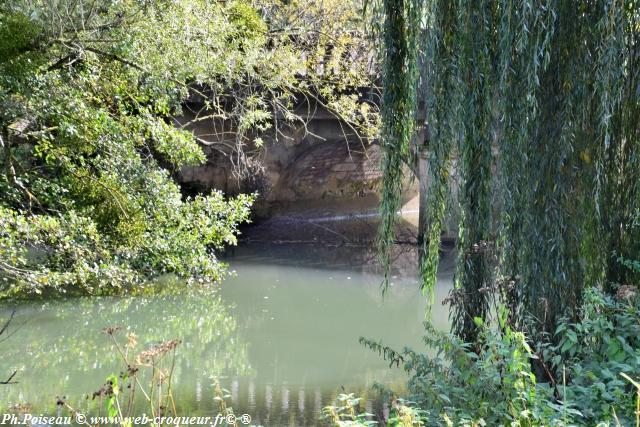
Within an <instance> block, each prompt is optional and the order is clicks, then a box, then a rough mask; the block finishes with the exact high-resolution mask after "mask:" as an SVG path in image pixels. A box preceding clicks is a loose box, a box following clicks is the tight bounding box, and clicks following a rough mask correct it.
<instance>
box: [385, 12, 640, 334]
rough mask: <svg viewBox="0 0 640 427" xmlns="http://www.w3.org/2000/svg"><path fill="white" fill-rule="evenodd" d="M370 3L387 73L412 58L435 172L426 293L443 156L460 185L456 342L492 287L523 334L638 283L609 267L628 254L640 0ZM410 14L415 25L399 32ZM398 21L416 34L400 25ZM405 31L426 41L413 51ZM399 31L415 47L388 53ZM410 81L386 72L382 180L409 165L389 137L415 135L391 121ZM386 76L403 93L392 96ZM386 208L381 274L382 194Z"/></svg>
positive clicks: (410, 98) (406, 75)
mask: <svg viewBox="0 0 640 427" xmlns="http://www.w3.org/2000/svg"><path fill="white" fill-rule="evenodd" d="M383 6H384V7H383V10H384V12H385V16H386V18H387V22H388V25H387V26H385V27H384V38H383V40H384V41H385V44H384V49H385V52H386V53H385V57H384V58H385V63H384V67H386V68H388V67H390V66H391V65H392V64H394V63H395V62H394V61H398V60H399V59H400V58H403V60H404V61H407V60H408V59H409V58H415V57H417V56H418V54H420V53H421V54H423V58H424V59H423V62H424V66H423V67H421V68H422V71H423V72H422V73H421V75H422V77H423V78H424V79H425V80H426V81H425V82H424V87H426V88H427V89H426V90H425V91H424V92H423V93H424V94H426V99H424V103H425V105H426V106H427V107H426V116H427V122H428V126H429V141H428V149H429V151H430V153H431V154H430V158H431V160H430V162H431V167H430V169H431V171H432V174H433V177H432V183H430V186H429V187H430V191H429V203H428V212H429V215H428V221H429V227H427V228H426V230H425V236H424V242H425V243H424V244H425V250H424V251H423V255H422V256H421V271H422V272H423V274H422V286H423V288H425V289H431V288H432V287H433V285H434V283H435V273H436V269H437V263H438V251H439V239H440V232H441V223H442V217H443V209H444V197H445V195H446V191H447V180H448V179H449V175H450V174H451V171H452V167H453V166H452V163H454V162H452V159H457V160H456V162H455V163H456V165H457V167H458V173H459V175H460V177H461V182H462V183H461V189H460V198H459V202H460V207H461V212H462V215H461V222H460V232H459V235H460V238H459V240H458V258H459V263H458V267H457V270H456V289H455V291H454V294H453V296H452V301H453V304H454V307H453V310H452V318H453V328H454V330H455V331H456V332H457V333H458V334H460V335H461V336H463V337H465V338H467V339H473V338H474V337H475V333H474V332H473V331H474V328H475V327H474V323H473V318H474V317H482V316H484V315H486V313H487V304H488V302H487V298H488V295H489V293H490V291H491V290H498V291H499V292H498V293H499V294H500V295H501V296H502V297H503V301H505V302H510V303H511V306H512V308H513V309H514V312H513V313H512V315H513V316H514V320H516V321H517V323H518V324H519V325H520V326H524V325H525V324H529V323H528V320H533V321H534V323H535V325H536V330H537V331H546V332H552V331H553V328H554V324H555V321H556V319H557V318H558V316H559V315H560V314H561V313H567V314H569V315H571V316H576V315H577V313H576V310H577V307H578V306H579V303H580V300H581V295H582V290H583V289H584V287H585V286H593V285H605V286H609V285H608V284H609V283H629V282H630V281H634V280H637V277H633V273H632V270H631V269H626V268H625V267H624V263H622V264H621V263H620V261H619V258H620V257H622V258H623V259H626V258H633V257H636V256H637V250H638V247H637V242H638V237H639V229H638V225H637V214H638V207H639V204H640V200H639V198H638V179H637V178H638V173H639V169H640V165H639V164H638V150H639V149H640V147H639V145H640V138H639V131H638V128H639V125H638V122H639V121H638V120H637V113H638V105H639V96H640V90H639V86H638V84H639V79H638V61H639V59H638V58H639V57H640V45H639V44H638V34H639V33H640V27H639V24H638V22H639V19H640V16H639V15H640V5H639V4H638V2H635V1H608V0H606V1H605V0H603V1H594V2H591V1H577V2H561V1H541V2H540V1H524V0H501V1H497V2H490V1H462V0H458V1H453V2H450V1H444V0H443V1H437V0H436V1H433V2H424V3H423V2H422V1H420V0H412V1H411V5H410V6H407V5H406V4H404V3H403V2H401V1H394V2H390V1H387V2H384V3H383ZM418 9H419V10H420V11H421V12H420V13H421V16H422V19H418V20H413V21H410V20H411V14H412V13H415V12H414V11H415V10H418ZM398 14H401V15H402V16H403V19H398V18H396V16H397V15H398ZM409 21H410V22H413V25H421V26H420V27H419V28H416V29H413V30H412V29H407V28H406V25H407V24H406V22H409ZM418 29H419V31H420V33H421V34H423V37H424V38H422V40H421V41H422V42H421V43H411V42H410V41H409V40H410V37H411V34H413V33H415V32H416V31H417V30H418ZM397 35H399V36H400V37H401V38H402V37H403V38H404V39H405V40H407V41H406V43H407V45H408V46H412V47H413V49H416V51H415V52H408V53H406V52H403V51H402V50H400V49H398V48H397V47H396V44H397V43H398V40H397V39H396V37H398V36H397ZM409 70H411V65H408V66H406V67H405V68H404V69H398V72H396V73H395V74H391V73H387V74H385V75H384V82H383V87H384V90H385V91H386V92H389V93H390V92H393V95H388V94H387V93H385V97H384V100H385V101H386V102H387V104H386V105H383V110H382V111H383V114H384V117H383V122H384V123H390V124H387V125H385V126H384V127H383V139H385V143H384V147H385V150H386V156H387V157H388V158H389V157H390V158H394V159H396V161H394V162H389V161H386V162H385V163H384V164H383V167H384V169H385V177H394V176H396V175H397V174H398V173H400V172H399V171H400V168H401V163H402V162H401V160H402V159H406V158H407V156H409V155H410V150H405V149H403V147H404V145H403V144H406V143H405V142H404V141H406V140H407V139H408V138H407V136H406V135H405V133H400V132H396V131H390V129H391V130H394V129H404V130H405V131H406V132H409V131H412V130H413V128H412V127H411V123H410V121H407V120H405V118H404V117H403V115H402V114H398V111H401V110H398V106H404V103H406V104H408V105H416V102H417V101H416V97H415V93H414V92H412V91H414V88H415V87H416V86H417V82H416V80H415V79H418V76H417V74H416V73H412V72H410V71H409ZM398 79H406V80H407V82H406V83H404V84H403V85H402V86H398V83H397V82H398ZM412 79H414V80H412ZM399 87H400V88H401V89H402V88H406V89H405V90H403V91H402V90H401V91H399V90H398V88H399ZM390 97H392V98H391V100H392V102H389V101H388V99H389V98H390ZM397 98H401V99H400V100H399V99H397ZM405 108H406V107H405ZM414 109H415V107H414ZM390 111H391V112H390ZM633 118H635V120H634V119H633ZM492 152H495V153H496V156H495V160H494V156H493V155H492ZM494 163H495V165H494ZM494 167H495V169H496V174H495V175H494V174H493V173H492V170H493V169H494ZM390 182H393V180H391V181H390ZM492 188H495V189H496V191H495V192H493V191H492ZM383 196H384V199H383V203H382V211H383V215H384V216H385V217H386V218H387V219H386V221H385V222H383V227H382V228H381V236H382V237H381V241H382V242H383V251H382V254H383V257H382V260H383V262H384V263H386V262H387V261H388V258H385V256H384V253H385V252H384V248H385V247H388V245H389V244H390V242H391V241H392V240H391V239H390V236H391V235H392V233H393V230H392V229H390V228H389V227H388V226H386V224H388V223H390V222H391V221H392V220H391V219H389V218H391V217H392V216H393V215H394V214H395V210H391V208H393V207H394V200H395V199H394V197H395V196H393V195H391V194H390V193H388V192H385V193H384V194H383ZM494 199H495V200H496V202H497V204H496V206H497V208H498V209H497V210H498V217H497V221H495V222H496V224H498V226H497V227H493V226H492V224H493V221H492V211H493V210H494V209H493V207H492V203H493V201H494ZM634 218H635V219H634ZM494 248H495V249H494ZM494 257H497V260H498V262H493V261H492V259H493V258H494ZM494 268H495V270H496V271H497V277H494V273H493V272H494Z"/></svg>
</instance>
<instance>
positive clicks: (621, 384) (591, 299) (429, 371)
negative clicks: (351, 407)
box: [356, 290, 640, 426]
mask: <svg viewBox="0 0 640 427" xmlns="http://www.w3.org/2000/svg"><path fill="white" fill-rule="evenodd" d="M639 310H640V299H639V298H638V295H637V294H635V293H624V292H623V293H620V294H619V295H618V298H617V299H613V298H612V297H610V296H608V295H606V294H604V293H602V292H598V291H593V290H590V291H588V292H587V293H586V295H585V301H584V304H583V306H582V307H581V309H580V311H581V314H582V316H583V319H584V320H583V321H582V322H581V323H570V322H567V321H566V319H564V320H563V321H561V322H559V324H558V327H557V329H556V331H555V335H556V337H557V339H558V342H559V344H558V345H555V346H546V347H545V348H544V349H540V348H532V347H531V346H530V345H529V344H528V342H527V341H528V340H527V337H526V336H525V335H524V334H523V333H521V332H515V331H513V330H512V329H511V327H510V326H509V325H508V323H507V319H508V315H509V313H508V310H507V309H506V307H504V306H502V307H500V308H499V311H500V313H501V314H500V315H499V316H498V322H497V323H498V327H497V328H490V327H488V326H487V325H486V324H484V322H483V321H482V320H481V319H480V318H476V324H477V326H478V330H479V331H480V333H479V336H480V338H481V340H482V345H481V347H480V348H479V349H478V348H477V347H476V344H475V343H465V342H464V341H462V340H461V339H460V338H459V337H457V336H456V335H455V334H448V333H443V332H438V331H436V330H435V329H434V328H433V327H432V326H430V325H428V324H427V326H426V336H425V343H426V344H427V346H428V347H429V348H431V349H434V350H435V351H436V354H435V355H434V354H432V353H431V354H430V353H427V354H422V353H418V352H415V351H413V350H411V349H405V350H403V351H395V350H393V349H390V348H388V347H385V346H383V345H382V344H380V343H377V342H375V341H371V340H366V339H361V341H362V342H363V343H364V344H365V345H367V346H368V347H370V348H371V349H373V350H375V351H377V352H380V354H381V355H383V356H384V357H385V358H386V359H387V360H389V362H390V363H391V364H397V365H399V366H402V367H403V368H404V369H405V370H406V371H407V373H408V374H409V375H410V380H409V388H410V396H409V399H410V400H411V401H412V402H413V407H414V412H415V411H417V410H418V408H419V412H418V413H419V414H420V416H419V417H418V418H417V421H416V423H415V424H407V425H421V424H419V423H423V424H424V425H455V426H459V425H464V426H481V425H517V426H570V425H590V426H591V425H592V426H595V425H632V423H633V422H634V421H635V410H636V404H637V401H636V396H635V391H636V390H635V388H634V385H633V384H632V382H630V381H629V380H628V379H627V378H625V377H624V376H623V375H621V374H624V373H627V372H631V373H633V372H638V370H639V369H640V342H639V338H638V337H639V335H638V330H637V329H638V325H639V323H638V321H639V320H640V311H639ZM540 359H543V361H545V362H544V363H545V364H546V369H547V372H548V374H549V375H550V377H547V378H546V381H538V380H537V379H536V376H535V375H534V373H533V372H532V362H533V361H534V360H540ZM356 412H357V408H356ZM365 419H366V417H365V418H363V420H365ZM599 423H604V424H599Z"/></svg>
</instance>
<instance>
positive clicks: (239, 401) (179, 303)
mask: <svg viewBox="0 0 640 427" xmlns="http://www.w3.org/2000/svg"><path fill="white" fill-rule="evenodd" d="M304 227H306V228H309V225H308V224H307V225H305V226H303V228H304ZM322 227H325V228H326V226H325V225H323V226H322ZM311 228H314V227H311ZM332 233H333V234H340V235H344V233H343V231H337V232H336V231H334V229H332ZM332 233H329V234H332ZM250 234H251V235H252V236H253V238H247V239H246V240H245V242H244V243H242V244H241V245H240V246H239V247H238V248H236V249H235V250H233V251H230V253H229V254H228V255H227V256H226V257H225V261H226V262H228V263H229V264H230V269H231V270H233V271H234V275H233V276H232V277H230V278H228V279H227V280H226V281H225V282H224V283H223V284H222V286H221V287H219V288H213V289H210V290H209V291H200V292H179V293H170V294H168V295H163V296H144V297H120V298H115V297H108V298H107V297H104V298H76V299H63V300H56V301H47V302H29V303H20V304H18V305H13V306H7V305H4V306H2V308H1V309H0V316H1V317H0V319H1V318H5V317H6V316H7V315H8V313H9V311H10V310H11V309H12V308H15V309H16V310H17V311H16V315H15V318H14V321H13V323H12V332H13V334H12V335H11V336H10V338H9V339H8V340H6V341H4V342H2V343H0V352H1V354H2V363H1V364H0V369H1V371H0V373H1V374H2V376H4V373H5V372H6V373H7V374H8V373H10V372H13V370H17V371H18V373H17V375H16V377H15V380H16V381H18V383H17V384H12V385H6V386H2V389H0V393H1V397H0V403H1V404H2V405H4V406H5V408H6V407H7V406H10V405H13V404H16V403H29V404H30V405H31V409H30V411H31V412H33V413H38V414H40V413H43V414H55V413H56V411H58V410H59V408H56V405H55V403H56V398H57V396H65V397H66V399H67V400H68V402H69V403H70V404H71V405H72V406H74V407H76V408H77V409H79V410H82V411H89V412H90V411H94V410H95V406H92V405H94V403H93V402H92V400H91V399H90V398H89V399H87V398H86V396H87V395H89V396H90V395H91V393H92V392H94V391H96V390H97V389H98V388H99V387H100V386H101V384H102V383H103V382H104V380H105V378H106V377H107V376H108V375H110V374H117V373H118V372H120V371H121V370H122V369H123V368H122V363H121V362H120V361H119V358H118V355H117V353H116V351H115V350H114V347H113V345H112V344H111V342H110V337H109V336H107V335H106V334H104V333H102V332H101V330H102V329H103V328H105V327H109V326H120V327H121V328H122V330H121V331H120V333H119V334H117V336H120V337H121V339H124V337H125V335H126V334H127V333H131V332H133V333H135V334H136V335H137V337H138V342H139V345H140V346H141V347H145V346H149V345H152V344H154V343H158V342H161V341H164V340H168V339H173V338H178V339H180V340H181V341H182V342H181V344H180V346H179V347H178V349H177V356H176V367H175V370H174V375H173V383H174V384H175V385H174V392H173V394H174V396H175V397H176V402H177V405H178V411H179V412H180V414H181V415H202V414H207V415H210V414H215V413H217V412H218V403H217V402H216V401H215V399H214V397H215V393H214V388H213V378H214V377H215V378H217V379H218V381H219V382H220V384H221V385H222V386H223V387H224V388H226V389H227V390H228V391H229V396H228V398H227V399H228V402H229V404H230V405H231V406H232V407H233V409H234V412H235V413H236V414H243V413H247V414H249V415H250V416H251V417H252V420H253V421H252V424H262V425H267V426H279V425H296V426H306V425H316V424H319V423H320V421H318V419H319V416H320V412H321V410H322V408H323V407H324V406H325V405H328V404H330V403H331V402H332V401H333V399H334V398H335V397H336V395H337V394H338V393H341V392H354V393H356V394H357V395H360V396H362V397H363V402H364V407H365V408H366V409H367V410H368V411H369V412H374V413H377V414H380V413H384V412H386V411H388V409H387V408H386V406H385V405H384V403H383V402H382V401H381V399H380V398H379V396H378V394H377V393H375V392H374V391H373V390H372V388H371V386H372V385H373V384H374V383H375V382H378V383H381V384H383V385H385V386H387V387H390V388H392V389H395V390H396V391H402V389H403V384H404V382H405V380H406V376H405V374H404V373H403V372H402V370H401V369H398V368H396V367H393V368H389V366H388V362H386V361H384V360H383V359H382V358H381V357H380V356H379V355H378V354H376V353H374V352H372V351H370V350H368V349H366V348H364V347H363V346H362V345H360V344H359V343H358V338H359V337H360V336H365V337H368V338H373V339H375V340H382V342H383V343H384V344H385V345H389V346H391V347H394V348H396V349H398V350H400V349H402V347H403V346H405V345H406V346H410V347H413V348H414V349H418V350H423V351H424V346H423V345H422V343H421V331H422V322H423V321H424V317H425V308H426V302H425V299H426V297H424V296H422V295H421V294H420V292H419V290H418V284H417V279H416V271H415V249H411V248H410V249H408V250H407V252H406V253H403V252H402V251H400V255H399V256H398V259H399V260H401V262H399V263H397V264H398V265H396V267H395V268H394V276H393V281H392V285H391V286H390V288H389V289H390V291H389V292H388V294H387V295H386V296H385V297H384V298H383V297H382V295H381V292H380V281H381V277H380V275H379V274H378V272H377V269H376V267H375V262H374V259H375V251H374V249H372V247H371V245H366V244H356V243H353V242H352V241H349V242H345V241H344V240H343V241H342V242H341V243H339V244H336V242H329V243H328V242H326V241H319V242H316V241H313V240H311V241H309V239H305V238H298V239H295V241H281V242H278V243H273V242H267V241H265V239H264V237H265V235H264V234H261V232H260V231H259V230H258V231H254V232H252V233H250ZM290 240H292V239H290ZM452 264H453V262H452V260H451V259H450V257H448V256H445V257H444V260H443V263H442V268H441V271H440V273H439V280H438V284H437V287H436V295H435V304H434V305H433V308H432V319H433V322H434V323H435V324H436V326H437V327H438V328H440V329H446V328H447V324H448V321H447V311H446V307H443V306H442V305H441V304H440V301H441V300H442V299H443V298H444V297H445V296H446V294H447V292H448V291H449V289H450V288H451V283H452Z"/></svg>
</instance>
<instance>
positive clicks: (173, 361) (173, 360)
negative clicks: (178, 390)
mask: <svg viewBox="0 0 640 427" xmlns="http://www.w3.org/2000/svg"><path fill="white" fill-rule="evenodd" d="M175 366H176V349H175V348H174V349H173V351H172V353H171V369H170V370H169V385H168V388H167V399H168V400H171V408H172V409H173V415H177V413H178V411H176V402H175V401H174V400H173V390H172V384H173V383H172V381H171V379H172V378H173V369H174V368H175Z"/></svg>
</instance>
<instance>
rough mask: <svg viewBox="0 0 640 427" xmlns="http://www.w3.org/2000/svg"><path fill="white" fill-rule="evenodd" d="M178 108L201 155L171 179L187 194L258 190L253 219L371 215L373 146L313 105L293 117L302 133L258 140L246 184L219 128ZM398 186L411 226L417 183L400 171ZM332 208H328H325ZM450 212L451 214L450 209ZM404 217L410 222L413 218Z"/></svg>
mask: <svg viewBox="0 0 640 427" xmlns="http://www.w3.org/2000/svg"><path fill="white" fill-rule="evenodd" d="M187 107H189V108H185V114H184V116H182V117H181V118H179V119H178V120H179V123H180V124H181V125H185V127H186V128H187V129H190V130H192V131H193V132H194V134H195V135H196V136H197V137H198V138H199V139H200V140H201V141H202V142H203V148H204V151H205V153H206V155H207V161H206V163H205V164H204V165H201V166H197V167H187V168H183V169H182V170H181V171H180V172H179V177H178V178H179V180H180V181H181V183H182V184H183V186H184V187H185V188H187V189H191V190H193V191H206V190H210V189H219V190H222V191H224V192H225V193H227V194H236V193H239V192H251V191H258V193H259V194H260V198H259V200H258V202H257V204H256V206H255V208H256V212H257V213H258V215H259V216H262V217H268V216H273V215H274V214H278V213H282V212H283V211H284V212H290V211H291V209H294V210H297V211H301V210H302V211H304V210H309V211H312V212H311V213H310V214H309V215H310V216H317V215H318V213H319V212H320V211H321V213H324V214H327V215H329V214H330V213H334V214H344V213H347V214H350V213H354V214H357V213H363V212H369V213H371V212H375V211H376V210H377V206H378V202H379V191H380V187H381V182H382V172H381V170H380V160H381V151H380V147H379V145H378V144H377V143H376V142H375V141H373V142H371V141H363V140H360V139H359V138H358V137H357V136H356V135H355V134H354V133H353V132H350V131H349V127H348V126H347V125H346V124H345V123H343V122H341V121H340V120H339V119H338V118H336V116H335V115H334V114H332V113H331V112H329V111H327V110H326V109H325V108H323V107H322V106H320V105H311V106H309V105H304V106H299V107H298V109H297V111H296V113H297V114H299V115H300V116H304V114H305V113H306V112H307V111H313V112H314V113H313V115H312V116H311V117H306V118H307V120H308V121H307V123H306V128H304V127H302V126H298V127H289V128H287V129H286V130H285V131H284V132H286V134H285V135H284V137H282V136H281V137H280V138H278V141H276V140H275V137H274V136H273V134H271V135H269V134H267V135H266V136H263V140H264V147H263V148H262V149H261V154H260V157H259V160H260V162H259V163H260V165H261V168H260V171H257V172H256V176H259V177H260V180H258V181H259V182H251V183H247V182H245V181H243V180H239V179H237V178H236V176H235V175H234V173H233V171H234V166H233V163H232V162H231V161H230V159H229V156H228V154H224V153H222V152H221V151H220V150H219V149H218V148H217V147H218V145H219V144H220V143H224V142H225V141H226V142H227V143H228V144H232V143H233V141H232V140H231V139H226V140H225V138H224V137H221V136H220V135H225V134H226V132H221V129H224V126H225V123H221V122H213V121H211V120H209V121H198V120H193V119H194V118H195V114H194V113H192V111H199V110H200V109H201V104H198V103H193V104H192V105H188V106H187ZM406 176H407V180H406V182H405V185H404V189H403V202H404V206H403V210H404V211H406V212H410V213H412V214H415V215H413V216H414V217H415V218H414V219H412V220H411V221H410V222H411V223H412V224H413V225H417V212H418V194H419V186H418V182H417V180H413V179H411V178H410V177H411V173H409V171H408V170H407V173H406ZM332 207H333V208H332ZM454 210H455V209H451V212H453V211H454ZM413 216H412V215H409V217H410V218H413ZM448 222H449V225H448V228H449V229H450V230H454V229H455V224H456V222H457V215H455V214H452V215H450V220H449V221H448Z"/></svg>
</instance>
